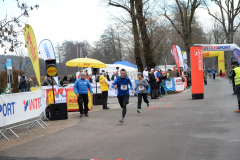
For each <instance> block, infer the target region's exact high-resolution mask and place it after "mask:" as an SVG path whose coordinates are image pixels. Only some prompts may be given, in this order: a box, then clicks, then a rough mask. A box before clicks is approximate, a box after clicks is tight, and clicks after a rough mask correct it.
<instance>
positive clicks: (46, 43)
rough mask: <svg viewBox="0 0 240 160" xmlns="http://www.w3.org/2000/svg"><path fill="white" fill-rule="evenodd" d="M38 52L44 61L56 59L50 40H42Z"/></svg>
mask: <svg viewBox="0 0 240 160" xmlns="http://www.w3.org/2000/svg"><path fill="white" fill-rule="evenodd" d="M38 50H39V52H40V54H41V56H42V58H43V59H44V61H45V60H46V59H56V56H55V52H54V48H53V45H52V42H51V41H50V40H48V39H44V40H42V41H41V42H40V44H39V46H38Z"/></svg>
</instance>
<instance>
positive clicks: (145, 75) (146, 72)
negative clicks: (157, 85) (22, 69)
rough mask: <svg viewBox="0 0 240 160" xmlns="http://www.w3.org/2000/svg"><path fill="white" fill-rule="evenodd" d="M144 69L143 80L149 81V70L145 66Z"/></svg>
mask: <svg viewBox="0 0 240 160" xmlns="http://www.w3.org/2000/svg"><path fill="white" fill-rule="evenodd" d="M143 69H144V71H143V78H144V79H146V80H147V81H148V70H147V66H144V67H143Z"/></svg>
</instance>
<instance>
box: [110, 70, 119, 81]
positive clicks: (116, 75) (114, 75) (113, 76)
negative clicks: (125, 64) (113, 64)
mask: <svg viewBox="0 0 240 160" xmlns="http://www.w3.org/2000/svg"><path fill="white" fill-rule="evenodd" d="M117 77H118V71H117V72H116V73H115V72H113V75H112V78H111V79H112V80H113V81H114V80H115V79H116V78H117Z"/></svg>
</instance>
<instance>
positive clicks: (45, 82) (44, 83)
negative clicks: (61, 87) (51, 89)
mask: <svg viewBox="0 0 240 160" xmlns="http://www.w3.org/2000/svg"><path fill="white" fill-rule="evenodd" d="M50 85H52V80H51V77H47V78H45V80H44V82H43V86H50Z"/></svg>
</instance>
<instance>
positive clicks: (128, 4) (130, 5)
mask: <svg viewBox="0 0 240 160" xmlns="http://www.w3.org/2000/svg"><path fill="white" fill-rule="evenodd" d="M109 5H112V6H115V7H120V8H122V9H124V10H125V11H127V12H128V13H129V15H130V17H131V24H132V34H133V36H134V55H135V60H136V64H137V66H138V71H142V70H143V64H142V60H141V56H140V42H139V40H140V38H139V32H138V26H137V18H136V11H135V0H129V1H124V0H119V1H111V0H109Z"/></svg>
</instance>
